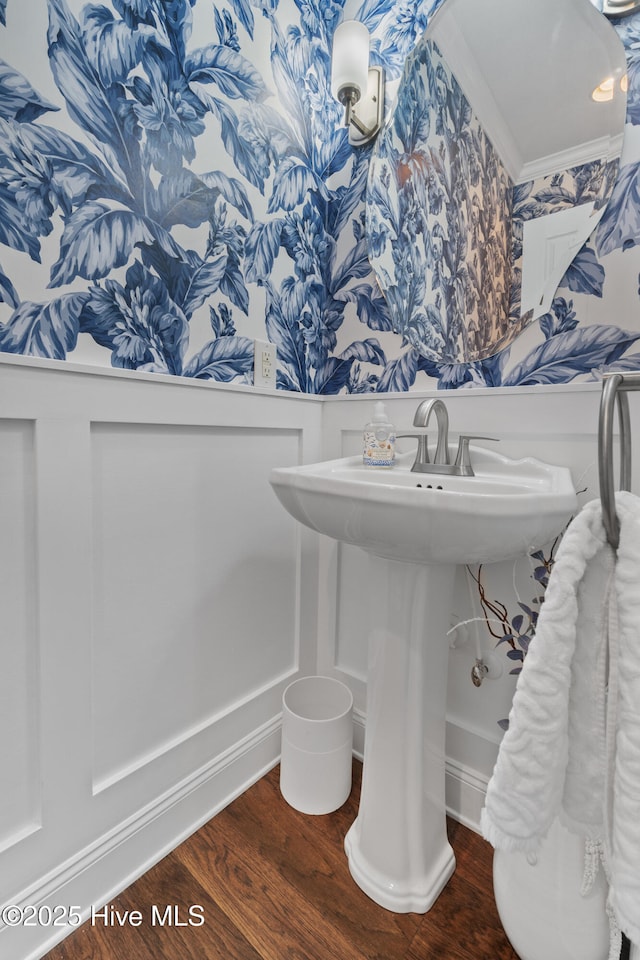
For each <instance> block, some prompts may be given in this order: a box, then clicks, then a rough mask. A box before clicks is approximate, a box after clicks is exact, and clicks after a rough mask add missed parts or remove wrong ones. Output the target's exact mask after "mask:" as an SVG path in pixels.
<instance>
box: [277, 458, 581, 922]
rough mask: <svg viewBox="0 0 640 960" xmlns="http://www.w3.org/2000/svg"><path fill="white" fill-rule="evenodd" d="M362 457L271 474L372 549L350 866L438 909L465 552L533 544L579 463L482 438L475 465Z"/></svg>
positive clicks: (449, 854) (564, 509) (397, 900)
mask: <svg viewBox="0 0 640 960" xmlns="http://www.w3.org/2000/svg"><path fill="white" fill-rule="evenodd" d="M412 462H413V456H412V455H401V456H400V457H399V458H398V461H397V463H396V465H395V466H394V467H392V468H382V469H377V470H376V469H371V468H365V467H363V466H362V460H361V458H360V457H350V458H345V459H341V460H332V461H326V462H324V463H318V464H311V465H305V466H300V467H283V468H280V469H275V470H273V471H272V473H271V477H270V481H271V484H272V486H273V488H274V490H275V492H276V494H277V496H278V498H279V500H280V501H281V503H282V505H283V506H284V507H285V509H286V510H287V511H288V512H289V513H290V514H291V515H292V516H293V517H295V518H296V519H297V520H299V521H300V522H301V523H303V524H305V525H306V526H308V527H311V528H312V529H314V530H317V531H318V532H319V533H322V534H325V535H327V536H329V537H334V538H335V539H336V540H342V541H344V542H346V543H352V544H356V545H357V546H359V547H361V548H362V549H363V550H365V551H366V552H367V553H368V554H369V563H370V577H369V584H370V587H369V596H368V597H366V598H364V599H363V607H364V604H365V601H366V603H367V605H368V607H369V610H370V615H371V626H370V632H369V675H368V681H367V728H366V738H365V754H364V766H363V778H362V793H361V798H360V807H359V811H358V816H357V818H356V820H355V822H354V823H353V825H352V827H351V829H350V830H349V832H348V834H347V837H346V839H345V849H346V852H347V856H348V859H349V869H350V871H351V874H352V876H353V878H354V879H355V881H356V883H357V884H358V885H359V886H360V887H361V888H362V889H363V890H364V891H365V893H367V894H368V895H369V896H370V897H371V898H372V899H373V900H375V901H376V903H378V904H380V905H381V906H383V907H386V908H387V909H389V910H393V911H395V912H397V913H407V912H416V913H425V912H426V911H427V910H429V908H430V907H431V905H432V904H433V902H434V900H435V899H436V897H437V896H438V895H439V893H440V892H441V890H442V888H443V887H444V885H445V884H446V882H447V880H448V879H449V877H450V876H451V874H452V873H453V870H454V867H455V859H454V855H453V851H452V849H451V847H450V845H449V842H448V839H447V832H446V818H445V794H444V777H445V765H444V759H445V754H444V734H445V710H446V703H445V697H446V688H447V662H448V644H447V640H446V633H447V629H448V626H449V618H450V614H451V600H452V593H453V583H454V576H455V567H456V564H464V563H481V562H482V563H489V562H494V561H498V560H504V559H506V558H508V557H512V556H517V555H519V554H525V553H527V552H528V551H531V550H534V549H536V548H539V547H541V546H543V545H544V544H545V543H547V542H548V541H549V540H551V539H552V538H553V537H554V536H556V535H557V534H558V533H559V532H560V531H561V530H562V528H563V527H564V525H565V524H566V522H567V521H568V520H569V518H570V516H571V514H572V512H574V510H575V509H576V495H575V491H574V488H573V484H572V481H571V475H570V473H569V470H568V469H566V468H565V467H555V466H550V465H548V464H546V463H542V462H540V461H538V460H533V459H524V460H518V461H514V460H509V459H508V458H506V457H504V456H501V455H500V454H498V453H496V452H494V451H493V450H486V449H483V448H478V447H475V448H474V450H473V465H474V470H475V476H473V477H459V476H445V475H439V474H435V473H432V474H418V473H412V472H411V469H410V468H411V464H412Z"/></svg>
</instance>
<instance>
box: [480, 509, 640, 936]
mask: <svg viewBox="0 0 640 960" xmlns="http://www.w3.org/2000/svg"><path fill="white" fill-rule="evenodd" d="M616 510H617V514H618V518H619V521H620V544H619V547H618V551H617V554H615V553H614V551H613V550H612V549H611V547H610V546H609V544H608V543H607V538H606V533H605V530H604V527H603V523H602V508H601V506H600V502H599V501H598V500H593V501H591V502H590V503H588V504H587V505H586V506H585V507H584V508H583V509H582V511H581V512H580V513H579V514H578V516H577V517H576V518H575V519H574V520H573V521H572V523H571V524H570V526H569V527H568V529H567V531H566V533H565V535H564V537H563V539H562V542H561V544H560V547H559V549H558V553H557V557H556V562H555V564H554V567H553V570H552V573H551V577H550V579H549V585H548V587H547V591H546V595H545V601H544V603H543V605H542V608H541V611H540V616H539V618H538V624H537V628H536V636H535V639H534V641H533V643H532V644H531V647H530V650H529V652H528V654H527V656H526V658H525V662H524V665H523V669H522V673H521V674H520V676H519V678H518V686H517V689H516V693H515V696H514V699H513V706H512V708H511V712H510V714H509V729H508V730H507V732H506V733H505V735H504V738H503V740H502V744H501V746H500V751H499V753H498V759H497V762H496V766H495V769H494V771H493V776H492V778H491V780H490V782H489V786H488V788H487V797H486V803H485V807H484V810H483V811H482V831H483V834H484V836H485V837H486V839H487V840H489V842H490V843H492V844H493V846H494V847H496V848H499V849H502V850H524V851H533V850H536V849H537V847H538V846H539V843H540V841H541V840H542V839H543V837H544V836H545V835H546V833H547V831H548V829H549V827H550V825H551V823H552V821H553V820H554V818H555V817H559V818H560V819H561V820H562V822H563V823H564V824H566V825H567V826H568V827H569V828H570V829H572V830H574V831H576V832H578V833H580V834H582V835H584V836H585V838H586V839H587V840H590V841H594V842H595V843H596V844H600V845H601V846H602V849H603V856H604V864H605V869H606V871H607V877H608V880H609V884H610V894H609V907H610V909H611V910H612V911H613V914H614V916H615V918H616V919H617V922H618V924H619V925H620V928H621V929H622V930H623V932H624V933H625V934H626V935H627V937H628V938H629V939H630V940H631V941H632V942H633V943H635V944H640V499H638V498H637V497H635V496H634V495H633V494H630V493H624V492H621V493H618V494H616Z"/></svg>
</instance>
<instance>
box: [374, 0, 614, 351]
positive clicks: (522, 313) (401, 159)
mask: <svg viewBox="0 0 640 960" xmlns="http://www.w3.org/2000/svg"><path fill="white" fill-rule="evenodd" d="M625 111H626V59H625V52H624V48H623V46H622V43H621V42H620V40H619V38H618V36H617V34H616V33H615V31H614V29H613V27H612V26H611V24H610V23H609V22H608V21H607V20H606V19H605V18H604V17H603V15H602V14H601V13H599V12H598V11H597V10H596V9H595V7H594V6H593V5H592V3H591V2H590V0H483V2H482V3H480V2H478V0H445V3H444V4H443V5H442V6H441V7H440V8H439V10H438V12H437V13H436V14H435V15H434V17H433V18H432V20H431V21H430V23H429V26H428V28H427V30H426V31H425V33H424V35H423V36H422V38H421V39H420V41H419V42H418V44H417V46H416V47H415V48H414V50H413V52H412V53H411V54H410V55H409V57H408V58H407V61H406V63H405V67H404V71H403V75H402V78H401V81H400V85H399V88H398V94H397V99H396V103H395V105H394V109H393V112H392V114H391V116H390V118H389V119H388V121H387V123H386V124H385V127H384V129H383V130H382V131H381V133H380V135H379V136H378V139H377V141H376V144H375V146H374V148H373V154H372V160H371V165H370V172H369V182H368V187H367V200H366V217H367V241H368V247H369V258H370V260H371V263H372V266H373V269H374V270H375V273H376V276H377V278H378V281H379V283H380V286H381V288H382V291H383V293H384V295H385V298H386V300H387V304H388V307H389V311H390V314H391V318H392V323H393V328H394V330H395V331H396V332H398V333H401V334H403V335H404V336H405V338H406V339H407V341H408V342H409V343H410V344H411V345H412V346H413V347H414V348H415V349H416V350H417V351H418V352H419V353H420V354H421V355H422V356H424V357H426V358H427V359H429V360H432V361H434V362H436V363H470V362H473V361H477V360H483V359H485V358H487V357H490V356H493V355H494V354H496V353H498V352H499V351H500V350H503V349H504V348H505V347H506V346H508V344H509V343H510V342H511V341H512V340H513V339H514V338H515V337H516V336H518V334H519V333H521V332H522V330H523V329H524V328H525V327H526V326H527V325H528V324H529V323H531V322H532V321H533V320H535V319H536V318H537V317H540V316H542V315H543V314H545V313H546V312H547V311H548V309H549V306H550V304H551V301H552V299H553V296H554V293H555V291H556V289H557V287H558V284H559V283H560V281H561V280H562V277H563V276H564V274H565V272H566V270H567V268H568V266H569V264H570V263H571V261H572V260H573V258H574V257H575V255H576V253H577V252H578V251H579V249H580V248H581V247H582V245H583V244H584V242H585V240H586V239H587V238H588V237H589V236H590V234H591V233H592V232H593V230H594V229H595V227H596V224H597V222H598V219H599V218H600V217H601V215H602V213H603V211H604V207H605V205H606V203H607V201H608V199H609V197H610V195H611V191H612V189H613V185H614V182H615V179H616V175H617V170H618V161H619V157H620V152H621V149H622V138H623V131H624V123H625Z"/></svg>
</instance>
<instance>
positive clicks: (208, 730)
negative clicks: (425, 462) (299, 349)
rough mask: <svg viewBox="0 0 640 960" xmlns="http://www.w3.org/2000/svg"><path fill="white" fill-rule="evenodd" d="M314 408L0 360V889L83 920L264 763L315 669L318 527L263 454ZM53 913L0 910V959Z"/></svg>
mask: <svg viewBox="0 0 640 960" xmlns="http://www.w3.org/2000/svg"><path fill="white" fill-rule="evenodd" d="M321 418H322V403H321V402H320V401H318V400H317V399H316V398H311V397H299V396H296V395H288V394H282V395H276V394H275V392H270V391H259V390H253V389H252V388H251V387H233V386H228V385H218V384H212V383H205V382H197V381H194V382H189V381H186V380H184V379H183V378H172V377H162V376H154V375H140V374H131V373H129V372H127V371H111V370H105V369H103V368H98V367H96V368H91V367H81V366H79V365H75V364H68V363H64V364H61V363H56V362H54V361H33V360H27V359H25V358H22V357H7V358H6V359H4V358H3V359H2V360H0V525H1V529H2V533H3V536H2V543H3V548H2V551H1V554H0V575H1V577H0V582H1V584H2V586H1V588H0V590H1V591H2V592H1V594H0V599H1V600H2V603H1V605H0V628H1V632H0V636H1V637H2V651H3V669H2V675H1V677H0V692H1V698H0V712H1V717H2V721H3V741H2V745H0V770H1V774H0V776H1V778H2V780H1V784H0V905H2V904H7V903H15V904H17V905H18V906H24V905H26V904H48V905H49V906H54V905H57V904H63V905H64V904H72V905H77V906H78V907H79V909H80V911H81V914H82V916H83V917H86V916H87V915H88V912H89V911H90V908H91V906H99V905H100V904H101V903H104V902H106V901H107V900H109V899H110V898H111V897H113V896H115V895H116V894H117V893H118V892H119V891H120V890H121V889H123V888H124V887H125V886H127V885H128V884H129V883H130V882H132V880H133V879H135V878H136V877H137V876H138V875H140V874H141V873H142V872H144V870H146V869H148V867H149V866H150V865H151V864H152V863H154V862H156V861H157V860H158V859H159V858H160V857H161V856H163V855H164V854H165V853H167V852H168V851H169V850H170V849H172V848H173V847H174V846H175V845H176V844H177V843H178V842H180V841H181V840H182V839H184V837H186V836H188V835H189V834H190V833H191V832H193V830H194V829H197V827H198V826H199V825H200V824H201V823H203V822H204V821H205V820H207V819H209V818H210V817H211V816H212V815H214V814H215V813H216V812H217V811H218V810H219V809H221V808H222V807H223V806H225V805H226V804H227V803H229V802H230V800H231V799H233V797H234V796H236V795H238V794H239V793H241V792H242V791H243V790H245V789H246V788H247V786H248V785H249V784H251V783H252V782H254V781H255V780H256V779H257V778H258V777H259V776H261V775H262V774H263V773H264V772H265V771H266V770H267V769H269V768H270V767H271V766H273V764H274V763H276V762H277V760H278V757H279V753H280V725H281V700H282V692H283V690H284V687H285V686H286V684H287V683H288V682H290V681H291V679H293V678H295V677H296V676H298V675H299V674H301V673H307V674H308V673H313V672H314V671H315V670H316V664H317V643H316V630H317V622H318V612H317V605H318V546H319V544H318V538H317V537H316V536H315V535H313V534H312V533H311V531H306V530H303V529H302V528H301V527H300V526H299V525H298V524H296V523H295V521H294V520H293V519H292V518H291V517H290V516H289V515H288V514H287V513H286V511H285V510H284V509H283V508H282V507H281V506H280V504H279V502H278V500H277V498H276V496H275V494H274V493H273V491H272V490H271V488H270V486H269V483H268V477H269V472H270V470H271V468H272V467H273V466H276V465H277V466H282V465H288V464H295V463H299V462H303V461H309V460H313V459H320V458H321V456H322V449H321V441H322V428H321ZM67 932H69V928H67V929H65V928H60V927H56V928H53V927H49V928H48V927H47V926H46V925H44V926H40V927H35V928H33V927H32V928H29V929H27V928H24V927H11V926H6V925H5V926H2V924H1V923H0V960H35V958H37V957H40V956H41V955H42V954H43V953H44V952H45V950H46V949H47V948H49V947H50V946H51V945H52V944H53V943H54V942H55V941H56V940H57V939H61V937H62V936H63V935H65V934H66V933H67Z"/></svg>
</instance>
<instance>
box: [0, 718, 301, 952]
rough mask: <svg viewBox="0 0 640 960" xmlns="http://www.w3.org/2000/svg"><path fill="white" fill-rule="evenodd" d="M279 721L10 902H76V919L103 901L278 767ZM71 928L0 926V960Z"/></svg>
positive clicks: (40, 948)
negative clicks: (78, 915) (274, 767)
mask: <svg viewBox="0 0 640 960" xmlns="http://www.w3.org/2000/svg"><path fill="white" fill-rule="evenodd" d="M281 722H282V718H281V716H279V715H278V716H276V717H274V718H272V719H271V720H269V721H268V722H267V723H265V724H264V725H263V726H262V727H260V728H259V729H258V730H255V731H254V732H253V733H252V734H251V735H250V736H249V737H246V738H245V739H244V740H242V741H240V742H238V743H236V744H234V745H233V747H231V748H230V749H229V750H227V751H225V752H224V753H223V754H221V755H220V756H218V757H216V758H215V759H214V760H212V761H211V762H210V763H208V764H206V765H205V766H204V767H202V768H200V769H199V770H197V771H196V772H195V773H193V774H191V775H190V776H189V777H187V778H186V779H185V780H183V781H182V782H181V783H179V784H177V785H176V786H175V787H173V788H172V789H171V790H170V791H167V792H166V793H165V794H164V795H162V796H160V797H158V798H157V799H156V800H154V801H153V803H151V804H149V805H148V806H147V807H145V808H144V809H142V810H140V811H138V812H137V813H136V814H135V815H134V816H133V817H131V818H129V820H127V821H125V822H123V823H121V824H119V825H118V826H117V827H116V828H115V829H114V830H112V831H111V832H110V833H109V834H107V835H106V836H103V837H101V838H100V840H98V841H97V842H96V843H93V844H91V845H90V846H89V847H87V848H86V849H84V850H82V851H81V852H80V853H79V854H77V855H76V856H74V857H73V858H72V859H71V860H69V861H67V862H66V863H64V864H62V865H61V866H60V867H59V868H57V869H56V870H55V871H53V872H52V873H50V874H49V875H47V876H45V877H43V878H41V879H40V880H39V881H38V883H37V884H35V885H33V886H31V887H30V888H29V889H27V890H22V891H20V892H19V893H18V894H17V895H16V896H15V897H14V898H13V899H12V902H13V903H15V904H16V905H17V906H18V907H25V906H26V905H27V904H33V905H35V906H49V907H51V908H53V907H55V906H58V905H62V906H65V907H69V906H71V905H74V906H75V905H77V907H78V912H79V914H80V916H81V919H82V921H83V922H84V921H85V920H86V919H88V918H89V917H90V916H91V908H92V907H94V908H98V907H101V906H103V905H104V904H106V903H109V902H110V901H111V900H112V899H113V898H114V897H116V896H117V895H118V894H119V893H121V892H122V891H123V890H124V889H125V888H126V887H128V886H129V885H130V884H131V883H133V882H134V880H136V879H137V878H138V877H140V876H141V875H142V874H143V873H145V872H146V871H147V870H149V869H150V867H152V866H153V865H154V864H155V863H157V862H158V861H159V860H161V859H162V857H164V856H166V855H167V854H168V853H170V851H171V850H173V849H175V847H176V846H178V844H180V843H182V841H183V840H185V839H186V838H187V837H189V836H190V835H191V834H192V833H194V831H195V830H197V829H198V828H199V827H201V826H202V825H203V824H204V823H206V822H207V820H210V819H211V817H212V816H214V815H215V814H216V813H218V812H219V811H220V810H222V809H223V808H224V807H225V806H227V805H228V804H229V803H230V802H231V801H232V800H234V799H235V798H236V797H237V796H239V795H240V794H241V793H243V792H244V791H245V790H246V789H247V788H248V787H250V786H251V784H253V783H255V782H256V780H258V779H260V777H262V776H263V775H264V774H265V773H267V771H268V770H270V769H271V768H272V767H273V766H275V764H276V763H277V762H278V759H279V756H280V729H281ZM72 930H73V927H51V926H35V927H24V926H16V927H7V926H3V927H0V960H39V958H41V957H42V956H43V955H44V954H45V953H47V951H48V950H51V948H52V947H53V946H55V944H56V943H58V942H59V941H60V940H62V939H64V937H66V936H67V935H68V934H69V933H71V932H72Z"/></svg>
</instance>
